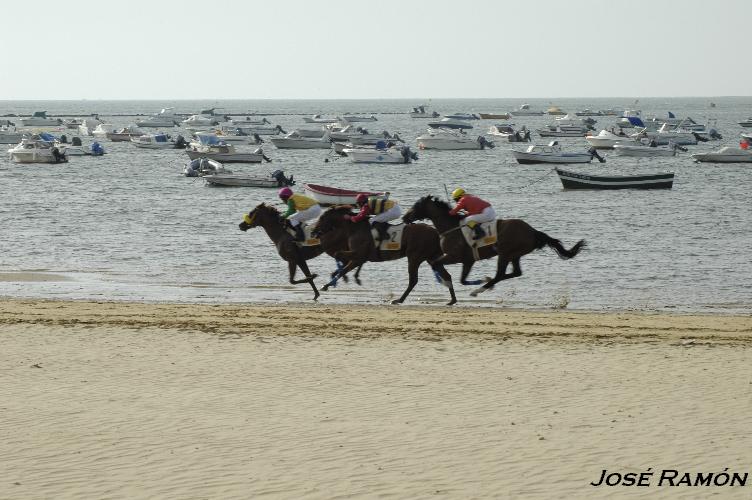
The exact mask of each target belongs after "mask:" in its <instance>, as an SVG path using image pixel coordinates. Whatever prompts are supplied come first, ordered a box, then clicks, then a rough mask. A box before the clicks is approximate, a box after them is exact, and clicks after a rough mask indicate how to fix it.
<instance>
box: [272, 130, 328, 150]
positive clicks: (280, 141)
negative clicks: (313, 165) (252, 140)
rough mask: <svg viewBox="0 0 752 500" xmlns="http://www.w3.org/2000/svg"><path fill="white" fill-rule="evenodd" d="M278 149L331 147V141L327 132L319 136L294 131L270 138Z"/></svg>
mask: <svg viewBox="0 0 752 500" xmlns="http://www.w3.org/2000/svg"><path fill="white" fill-rule="evenodd" d="M270 140H271V141H272V144H274V145H275V146H276V147H277V148H278V149H331V147H332V141H331V138H330V137H329V134H328V133H325V134H324V135H323V136H321V137H318V138H316V137H301V136H300V135H298V134H296V133H295V132H290V133H289V134H287V135H285V136H284V137H273V138H272V139H270Z"/></svg>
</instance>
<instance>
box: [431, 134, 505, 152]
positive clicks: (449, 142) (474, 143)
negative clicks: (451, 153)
mask: <svg viewBox="0 0 752 500" xmlns="http://www.w3.org/2000/svg"><path fill="white" fill-rule="evenodd" d="M416 141H417V142H418V147H419V148H420V149H439V150H445V151H447V150H459V149H486V148H493V147H494V143H493V142H491V141H489V140H488V139H486V138H485V137H483V136H482V135H481V136H478V137H471V136H469V135H467V134H465V133H464V132H461V131H455V130H447V129H437V130H429V131H428V132H427V133H425V134H423V135H421V136H419V137H418V138H417V139H416Z"/></svg>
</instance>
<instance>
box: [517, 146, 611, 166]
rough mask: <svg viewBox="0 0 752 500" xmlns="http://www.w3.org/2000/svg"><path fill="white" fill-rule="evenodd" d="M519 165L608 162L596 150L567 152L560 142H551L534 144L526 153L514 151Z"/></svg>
mask: <svg viewBox="0 0 752 500" xmlns="http://www.w3.org/2000/svg"><path fill="white" fill-rule="evenodd" d="M512 154H513V155H514V158H515V159H516V160H517V163H520V164H523V165H529V164H536V163H558V164H566V163H590V162H591V161H593V158H597V159H598V161H600V162H601V163H603V162H605V161H606V160H605V159H603V157H601V156H600V155H599V154H598V152H597V151H596V150H595V148H590V149H589V150H588V151H583V152H566V151H562V150H561V145H559V141H551V142H549V143H548V144H533V145H531V146H529V147H528V148H527V149H526V150H525V151H518V150H516V149H513V150H512Z"/></svg>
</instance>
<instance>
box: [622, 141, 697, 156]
mask: <svg viewBox="0 0 752 500" xmlns="http://www.w3.org/2000/svg"><path fill="white" fill-rule="evenodd" d="M677 151H687V148H683V147H681V146H679V145H678V144H673V143H671V144H669V145H668V146H661V147H658V146H655V145H653V146H648V145H644V144H632V145H630V144H615V145H614V154H615V155H617V156H633V157H640V158H653V157H661V156H676V152H677Z"/></svg>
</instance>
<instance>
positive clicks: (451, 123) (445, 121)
mask: <svg viewBox="0 0 752 500" xmlns="http://www.w3.org/2000/svg"><path fill="white" fill-rule="evenodd" d="M428 126H429V127H431V128H451V129H464V130H468V129H471V128H473V126H472V125H470V124H469V123H468V120H459V119H456V118H447V117H444V118H442V119H441V120H439V121H437V122H429V123H428Z"/></svg>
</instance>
